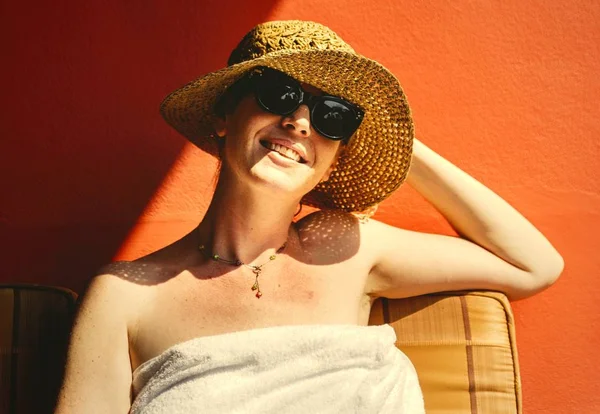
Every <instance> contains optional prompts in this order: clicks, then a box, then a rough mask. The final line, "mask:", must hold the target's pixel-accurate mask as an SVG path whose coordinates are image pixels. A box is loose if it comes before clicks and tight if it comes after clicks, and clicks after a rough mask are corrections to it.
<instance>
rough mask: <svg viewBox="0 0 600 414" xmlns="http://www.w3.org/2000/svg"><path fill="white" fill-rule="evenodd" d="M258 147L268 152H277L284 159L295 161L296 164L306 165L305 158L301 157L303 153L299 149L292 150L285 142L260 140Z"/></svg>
mask: <svg viewBox="0 0 600 414" xmlns="http://www.w3.org/2000/svg"><path fill="white" fill-rule="evenodd" d="M284 144H287V145H284ZM260 145H262V146H263V147H265V148H266V149H268V150H271V151H275V152H277V153H278V154H280V155H281V156H283V157H285V158H288V159H290V160H292V161H296V162H297V163H300V164H306V162H307V160H306V156H305V155H304V156H303V154H302V153H303V151H302V150H301V149H300V148H292V145H290V144H289V143H287V142H283V141H269V140H261V141H260Z"/></svg>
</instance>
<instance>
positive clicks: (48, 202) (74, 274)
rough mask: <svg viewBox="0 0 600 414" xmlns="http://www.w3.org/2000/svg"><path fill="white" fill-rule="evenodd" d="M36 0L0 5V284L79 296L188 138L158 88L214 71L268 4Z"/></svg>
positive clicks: (265, 1) (166, 88)
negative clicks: (0, 86) (164, 112)
mask: <svg viewBox="0 0 600 414" xmlns="http://www.w3.org/2000/svg"><path fill="white" fill-rule="evenodd" d="M39 3H40V4H38V5H35V6H34V5H31V4H30V3H18V2H13V3H11V4H7V5H6V7H5V9H6V10H5V13H3V16H2V22H1V23H2V24H0V34H1V36H0V38H1V39H2V40H0V42H2V43H1V45H2V48H3V50H7V51H8V54H9V56H10V60H9V63H8V66H6V64H5V65H3V66H4V67H3V68H2V71H3V72H5V76H2V78H4V79H8V80H10V82H7V86H6V88H5V89H4V90H3V95H4V96H5V99H3V100H2V103H1V104H0V105H2V107H1V108H0V113H2V118H3V119H2V129H3V131H2V136H3V137H2V146H3V148H2V150H0V165H1V166H2V167H1V168H2V170H3V172H4V173H3V174H1V175H2V178H0V180H2V182H0V184H1V185H0V187H1V188H2V193H3V194H2V204H1V206H0V243H1V246H0V247H1V249H0V251H1V252H2V253H1V255H2V256H1V257H0V259H1V260H2V263H3V265H4V269H5V270H4V272H3V273H2V276H0V282H9V281H10V282H31V283H46V284H57V285H62V286H67V287H69V288H71V289H74V290H76V291H81V288H82V287H83V286H84V284H85V281H86V279H87V278H89V277H90V276H91V275H92V274H93V273H94V272H95V271H96V270H97V269H98V268H99V267H101V266H102V264H104V263H106V262H108V261H110V260H111V258H112V257H113V255H114V253H115V252H116V251H117V250H118V248H119V246H120V243H121V242H122V240H123V239H124V238H125V237H126V235H127V234H128V232H129V231H130V229H131V228H132V226H133V225H134V224H135V222H136V221H137V219H138V217H139V216H140V214H141V213H142V212H143V210H144V208H145V206H146V205H147V203H148V202H149V201H150V200H151V199H152V196H153V194H154V193H155V191H156V189H157V188H158V187H159V186H160V184H161V182H162V180H163V178H164V177H165V176H166V175H167V174H168V172H169V170H170V168H171V166H172V165H173V163H174V162H175V161H176V160H177V158H178V156H179V153H180V151H181V149H182V148H183V146H184V145H185V143H186V141H185V139H183V138H181V137H180V136H179V135H177V133H175V132H174V131H172V130H171V129H170V128H169V127H168V126H167V125H166V123H164V121H162V119H161V117H160V115H159V114H158V106H159V104H160V102H161V101H162V99H163V98H164V96H166V95H167V94H168V93H169V92H171V91H172V90H174V89H176V88H178V87H180V86H182V85H183V84H185V83H187V82H188V81H191V80H192V79H194V78H196V77H198V76H200V75H203V74H205V73H207V72H210V71H213V70H216V69H218V68H221V67H223V66H225V64H226V61H227V57H228V53H229V51H230V50H231V49H233V48H234V47H235V46H236V43H237V42H238V41H239V39H240V38H241V37H242V36H243V34H244V33H246V32H247V31H248V30H249V29H250V28H251V27H252V26H254V25H255V24H257V23H259V22H262V21H264V20H266V19H267V18H268V15H269V12H270V10H271V9H272V8H273V6H274V5H275V3H276V0H259V1H255V2H251V3H250V2H248V3H244V2H238V1H236V0H220V1H216V0H207V1H202V2H196V1H191V0H183V1H178V2H166V1H165V2H150V3H148V2H121V1H118V0H109V1H105V2H78V1H75V0H67V1H66V2H59V3H42V2H39ZM5 128H6V129H5ZM212 178H213V177H207V182H208V181H210V180H211V179H212Z"/></svg>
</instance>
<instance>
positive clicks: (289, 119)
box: [281, 105, 310, 137]
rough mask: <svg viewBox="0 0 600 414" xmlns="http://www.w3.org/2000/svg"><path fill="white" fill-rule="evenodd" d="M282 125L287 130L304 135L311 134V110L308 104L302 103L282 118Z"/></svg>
mask: <svg viewBox="0 0 600 414" xmlns="http://www.w3.org/2000/svg"><path fill="white" fill-rule="evenodd" d="M281 125H282V126H283V128H285V129H286V130H288V131H290V132H293V133H295V134H299V135H301V136H303V137H309V136H310V110H309V109H308V106H306V105H300V106H299V107H298V109H296V110H295V111H294V112H292V113H291V114H289V115H285V116H283V117H282V118H281Z"/></svg>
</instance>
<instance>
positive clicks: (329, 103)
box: [312, 99, 358, 139]
mask: <svg viewBox="0 0 600 414" xmlns="http://www.w3.org/2000/svg"><path fill="white" fill-rule="evenodd" d="M312 115H313V120H312V122H313V126H314V127H315V129H317V130H318V131H319V132H320V133H321V134H323V135H325V136H327V137H328V138H331V139H345V138H350V136H352V134H353V133H354V131H355V130H356V128H357V127H358V122H357V120H356V113H355V112H354V110H353V109H352V108H350V107H349V106H348V105H345V104H343V103H342V102H337V101H334V100H330V99H324V100H322V101H320V102H319V103H317V104H316V105H315V107H314V109H313V114H312Z"/></svg>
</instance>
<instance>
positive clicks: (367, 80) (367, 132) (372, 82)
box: [161, 50, 414, 212]
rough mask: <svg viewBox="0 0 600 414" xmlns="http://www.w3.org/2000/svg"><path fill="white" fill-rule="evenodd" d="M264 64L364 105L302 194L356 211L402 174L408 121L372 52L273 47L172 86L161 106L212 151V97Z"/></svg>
mask: <svg viewBox="0 0 600 414" xmlns="http://www.w3.org/2000/svg"><path fill="white" fill-rule="evenodd" d="M257 66H267V67H271V68H273V69H277V70H279V71H282V72H285V73H287V74H288V75H290V76H292V77H293V78H295V79H297V80H298V81H300V82H303V83H306V84H310V85H313V86H315V87H317V88H319V89H321V90H322V91H324V92H325V93H328V94H331V95H337V96H340V97H342V98H345V99H347V100H348V101H350V102H353V103H355V104H357V105H358V106H360V107H361V108H362V109H363V110H364V111H365V116H364V119H363V121H362V123H361V125H360V128H359V129H358V130H357V131H356V133H355V134H354V135H353V136H352V138H351V139H350V141H349V142H348V144H347V145H346V148H345V150H344V151H343V153H342V155H341V156H340V158H339V160H338V162H337V164H336V168H335V170H334V171H333V172H332V173H331V175H330V177H329V180H327V181H325V182H322V183H320V184H318V185H317V186H316V187H315V188H314V189H313V190H312V191H311V192H310V193H308V194H307V195H306V196H305V197H304V198H303V200H302V202H303V203H304V204H306V205H310V206H314V207H317V208H321V209H339V210H343V211H348V212H362V211H365V210H367V209H369V208H370V207H372V206H375V205H377V204H378V203H380V202H381V201H383V200H384V199H385V198H387V197H388V196H389V195H390V194H391V193H392V192H394V191H395V190H396V189H397V188H398V187H399V186H400V185H401V184H402V182H404V180H405V179H406V175H407V174H408V169H409V166H410V160H411V154H412V141H413V136H414V126H413V121H412V117H411V114H410V109H409V106H408V102H407V100H406V97H405V95H404V92H403V91H402V88H401V87H400V84H399V83H398V80H397V79H396V78H395V77H394V75H393V74H392V73H391V72H389V71H388V70H387V69H386V68H384V67H383V66H382V65H380V64H379V63H377V62H376V61H374V60H371V59H368V58H365V57H364V56H360V55H358V54H354V53H349V52H343V51H336V50H306V51H287V50H286V51H277V52H272V53H268V54H265V55H263V56H261V57H259V58H256V59H252V60H249V61H245V62H242V63H239V64H236V65H232V66H229V67H226V68H224V69H221V70H219V71H217V72H213V73H210V74H208V75H206V76H203V77H201V78H198V79H196V80H194V81H192V82H190V83H188V84H187V85H185V86H184V87H182V88H181V89H178V90H176V91H174V92H173V93H171V94H170V95H169V96H167V98H165V100H164V101H163V103H162V105H161V114H162V116H163V117H164V118H165V120H166V121H167V122H168V123H169V124H170V125H171V126H172V127H173V128H175V129H176V130H177V131H179V132H180V133H181V134H183V135H184V136H185V137H187V138H188V139H189V140H190V141H191V142H192V143H194V144H195V145H196V146H198V147H200V148H201V149H203V150H204V151H206V152H208V153H210V154H212V155H214V156H218V147H217V142H216V139H215V135H214V129H213V125H214V122H215V114H214V109H213V108H214V105H215V103H216V101H217V100H218V98H219V97H220V96H221V95H222V93H223V92H224V91H225V90H226V89H227V88H228V87H229V86H231V85H232V84H233V83H235V81H236V80H238V79H239V78H241V77H242V76H243V75H244V74H245V73H246V72H247V71H248V70H250V69H252V68H254V67H257Z"/></svg>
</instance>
